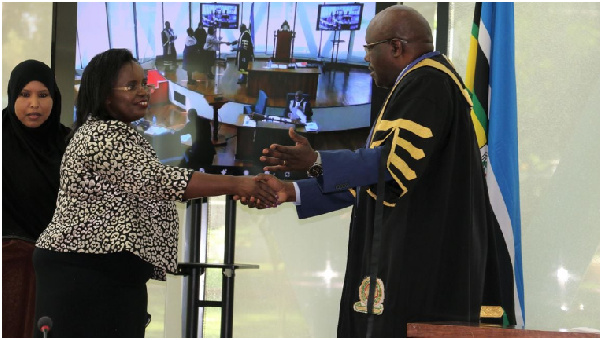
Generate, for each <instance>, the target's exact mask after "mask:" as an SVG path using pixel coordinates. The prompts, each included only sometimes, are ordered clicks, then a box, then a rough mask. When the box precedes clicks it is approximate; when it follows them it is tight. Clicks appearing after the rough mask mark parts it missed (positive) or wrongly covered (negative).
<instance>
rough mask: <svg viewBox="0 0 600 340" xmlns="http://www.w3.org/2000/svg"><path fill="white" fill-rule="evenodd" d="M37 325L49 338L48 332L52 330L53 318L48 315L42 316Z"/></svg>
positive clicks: (45, 336)
mask: <svg viewBox="0 0 600 340" xmlns="http://www.w3.org/2000/svg"><path fill="white" fill-rule="evenodd" d="M37 326H38V328H39V330H40V332H42V333H44V338H47V337H48V332H50V329H51V328H52V319H50V317H48V316H42V317H41V318H40V319H39V320H38V322H37Z"/></svg>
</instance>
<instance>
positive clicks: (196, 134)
mask: <svg viewBox="0 0 600 340" xmlns="http://www.w3.org/2000/svg"><path fill="white" fill-rule="evenodd" d="M211 131H212V127H211V123H210V120H208V119H205V118H201V117H198V111H196V109H190V110H189V111H188V122H187V124H185V126H184V127H183V129H181V130H179V131H177V133H178V134H179V135H180V136H184V135H190V136H191V137H192V145H191V146H190V147H189V148H187V150H185V153H184V154H183V158H182V159H181V162H180V163H179V166H180V167H182V168H190V169H199V168H200V167H202V166H207V165H212V163H213V159H214V156H215V154H216V153H217V151H216V149H215V146H214V144H213V142H212V139H211Z"/></svg>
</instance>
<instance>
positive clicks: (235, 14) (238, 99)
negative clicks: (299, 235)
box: [57, 2, 371, 179]
mask: <svg viewBox="0 0 600 340" xmlns="http://www.w3.org/2000/svg"><path fill="white" fill-rule="evenodd" d="M76 6H77V25H76V26H77V27H76V32H75V33H74V34H73V36H76V38H77V39H73V40H74V43H75V44H76V48H75V58H74V61H75V79H74V84H75V86H74V88H75V92H76V93H75V95H77V92H78V91H79V90H80V86H81V75H82V73H83V71H84V69H85V67H86V66H87V65H88V63H89V62H90V60H91V59H92V58H93V57H94V56H95V55H97V54H98V53H102V52H104V51H106V50H108V49H109V48H111V47H119V48H127V49H128V50H130V51H131V52H132V54H133V56H134V57H135V58H137V60H138V62H139V63H140V65H141V66H142V68H143V69H144V70H145V72H146V75H147V77H148V84H152V85H153V88H154V90H153V92H152V94H151V95H150V101H149V109H148V112H147V114H146V115H145V117H143V118H141V119H139V120H138V121H135V122H133V123H132V126H133V127H134V128H135V129H136V130H137V131H138V132H139V133H140V134H142V135H143V136H144V137H145V138H146V139H147V140H148V141H149V142H150V144H151V145H152V147H153V149H154V150H155V151H156V155H157V156H158V158H159V159H160V161H161V162H162V163H164V164H167V165H172V166H180V167H188V168H192V169H194V170H198V171H203V172H206V173H213V174H226V175H255V174H258V173H261V172H263V171H264V170H263V167H264V164H263V163H262V162H261V161H260V157H261V155H262V150H263V149H264V148H268V147H269V146H270V145H271V144H274V143H277V144H281V145H288V146H291V145H294V144H295V143H294V141H293V140H292V139H291V138H290V137H289V135H288V134H289V131H288V129H290V128H294V129H295V130H296V131H297V132H298V133H299V134H301V135H303V136H304V137H306V138H307V139H308V141H309V142H310V143H311V145H313V147H314V148H315V149H319V148H320V149H332V148H334V147H336V148H347V149H352V148H354V147H355V146H356V145H357V144H356V143H354V144H352V143H350V144H349V141H352V142H353V141H354V140H355V139H356V140H358V143H360V145H359V146H358V147H360V146H362V145H364V141H365V140H366V138H367V135H368V132H369V131H368V127H369V124H370V122H369V119H370V99H371V96H370V81H371V78H370V76H369V71H368V69H364V68H363V69H361V72H359V73H355V72H351V73H352V75H351V76H350V77H349V78H348V77H344V76H343V73H340V72H338V73H335V72H332V73H327V72H328V71H327V70H325V68H324V67H323V65H322V64H321V63H319V62H317V61H315V60H305V61H301V60H295V61H293V60H289V61H286V62H269V61H268V60H265V59H263V60H260V59H256V60H254V61H253V63H252V64H249V65H248V70H247V74H246V77H247V81H246V84H238V83H237V81H238V80H240V76H241V74H242V73H241V72H240V71H239V69H238V65H237V64H236V61H237V59H236V58H235V56H236V50H235V48H237V46H236V45H232V46H229V45H225V44H224V45H221V50H220V53H221V59H220V60H217V61H215V60H214V59H209V58H208V57H207V56H206V54H203V53H202V52H198V49H197V48H194V47H191V45H190V44H189V41H190V40H192V39H188V38H190V37H191V36H190V35H188V34H194V35H196V34H198V33H199V32H201V30H202V27H198V24H200V26H210V27H220V28H222V29H223V30H222V31H221V32H219V33H220V34H221V35H222V36H223V41H227V42H231V41H235V40H236V38H237V37H239V33H238V32H237V31H233V30H225V29H224V28H236V27H237V28H239V25H240V24H241V23H242V21H241V16H242V15H241V13H242V12H244V13H246V12H251V5H248V4H247V3H244V4H239V3H238V4H235V3H227V4H221V3H206V4H205V3H195V4H192V6H190V4H189V3H184V2H169V3H166V2H165V3H160V2H157V3H154V2H119V3H113V2H109V3H94V2H80V3H77V4H76ZM333 8H337V9H339V10H340V11H342V9H343V12H344V15H345V13H346V12H348V14H349V15H350V14H353V15H354V13H358V16H356V15H354V16H353V17H352V18H351V19H349V22H355V21H358V22H360V13H361V8H362V5H361V4H353V5H322V6H318V4H314V5H312V7H310V9H311V11H310V13H309V14H310V15H311V17H312V18H316V17H317V12H318V11H319V10H320V11H321V13H330V11H331V10H332V9H333ZM242 9H243V10H242ZM335 13H336V12H334V14H335ZM339 13H340V16H338V17H339V19H340V20H346V19H344V18H343V17H341V12H339ZM262 14H263V13H262V11H257V12H255V13H254V15H255V19H256V18H259V16H260V15H262ZM328 15H329V14H328ZM271 20H275V19H273V18H271ZM167 21H168V22H169V23H170V25H169V26H170V29H171V30H172V33H171V34H173V35H174V39H173V40H172V44H166V43H165V42H163V39H162V36H163V34H162V32H163V31H164V30H165V29H166V22H167ZM250 22H255V23H256V28H257V29H259V28H260V27H272V26H268V25H269V24H268V22H266V21H250ZM271 22H273V21H271ZM277 22H279V19H277ZM134 23H135V24H134ZM261 25H262V26H261ZM357 25H360V23H358V24H357ZM73 26H75V25H73ZM313 27H314V26H313ZM352 27H354V26H352ZM356 27H358V26H356ZM188 28H193V33H188ZM57 39H58V38H57ZM257 39H258V38H257ZM71 44H72V43H71ZM57 45H61V42H60V41H59V42H57ZM190 55H191V57H190ZM212 58H215V56H212ZM215 59H216V58H215ZM207 66H209V67H210V70H211V71H212V72H214V74H213V75H212V77H210V76H209V73H208V69H209V68H208V67H207ZM71 67H72V66H71ZM188 71H189V73H188ZM190 76H192V78H189V77H190ZM349 79H350V80H351V81H349ZM190 80H194V82H191V81H190ZM364 84H368V85H369V86H368V87H366V88H365V87H364ZM297 91H301V92H303V95H302V96H300V97H301V99H298V100H297V99H296V92H297ZM337 91H340V94H339V95H338V94H337ZM342 91H343V93H342ZM300 97H299V98H300ZM332 97H335V98H336V99H335V100H331V98H332ZM309 104H310V105H309ZM365 128H366V131H365V132H364V136H362V135H356V134H355V130H358V129H362V130H364V129H365ZM362 130H361V131H362ZM346 131H348V133H346ZM360 133H362V132H359V134H360ZM276 175H277V176H278V177H280V178H284V179H298V178H305V177H306V176H307V175H306V172H305V171H298V172H289V173H277V174H276Z"/></svg>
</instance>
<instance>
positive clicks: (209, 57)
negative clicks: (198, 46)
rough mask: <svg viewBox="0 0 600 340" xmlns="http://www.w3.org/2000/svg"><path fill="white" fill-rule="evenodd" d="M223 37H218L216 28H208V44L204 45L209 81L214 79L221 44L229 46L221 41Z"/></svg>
mask: <svg viewBox="0 0 600 340" xmlns="http://www.w3.org/2000/svg"><path fill="white" fill-rule="evenodd" d="M222 39H223V38H222V37H217V30H216V29H215V28H214V27H209V28H208V35H207V36H206V43H205V44H204V49H205V50H206V68H207V75H206V76H207V77H208V79H214V78H215V74H214V73H213V72H212V67H213V65H214V66H215V72H217V69H216V65H215V63H216V61H217V51H218V50H219V48H220V45H221V44H227V45H229V44H228V43H227V42H225V41H221V40H222Z"/></svg>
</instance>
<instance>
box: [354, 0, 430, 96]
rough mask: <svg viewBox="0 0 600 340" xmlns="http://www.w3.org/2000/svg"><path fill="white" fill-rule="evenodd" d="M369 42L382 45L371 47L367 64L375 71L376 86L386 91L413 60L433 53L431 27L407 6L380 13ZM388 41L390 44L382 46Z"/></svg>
mask: <svg viewBox="0 0 600 340" xmlns="http://www.w3.org/2000/svg"><path fill="white" fill-rule="evenodd" d="M366 40H367V43H368V44H372V43H376V42H380V44H381V46H376V45H373V46H371V47H370V49H369V52H368V53H367V54H366V56H365V61H367V62H369V63H370V69H371V70H373V71H374V72H373V73H372V76H373V78H374V80H375V82H376V84H377V85H378V86H383V87H388V86H391V85H393V83H394V80H395V77H397V76H398V74H400V71H402V69H403V68H404V67H406V66H407V65H408V64H410V63H411V62H412V61H413V60H415V59H417V58H418V57H420V56H421V55H423V54H425V53H427V52H431V51H433V35H432V33H431V28H430V27H429V23H428V22H427V20H425V18H424V17H423V16H422V15H421V14H420V13H419V12H417V11H416V10H414V9H412V8H410V7H408V6H403V5H395V6H391V7H388V8H386V9H385V10H383V11H381V12H379V13H377V15H376V16H375V17H374V18H373V20H371V23H370V24H369V27H367V34H366ZM384 41H387V44H382V43H383V42H384ZM368 44H367V45H368ZM384 45H387V46H384Z"/></svg>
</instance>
